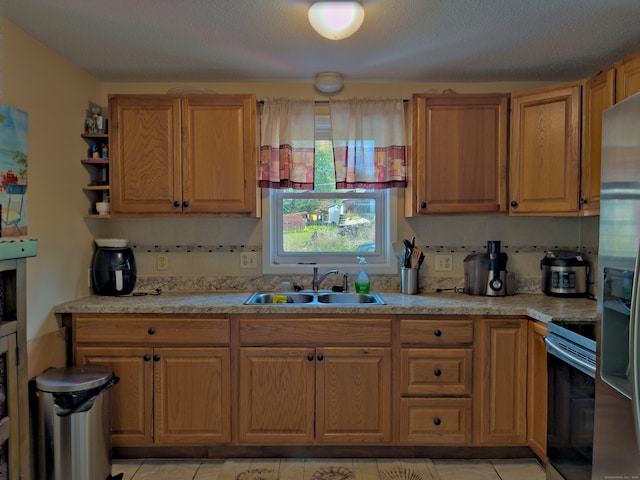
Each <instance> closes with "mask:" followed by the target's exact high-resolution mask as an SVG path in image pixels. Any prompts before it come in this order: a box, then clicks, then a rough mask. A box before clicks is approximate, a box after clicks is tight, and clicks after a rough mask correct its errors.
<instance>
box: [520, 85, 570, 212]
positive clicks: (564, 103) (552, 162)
mask: <svg viewBox="0 0 640 480" xmlns="http://www.w3.org/2000/svg"><path fill="white" fill-rule="evenodd" d="M580 107H581V86H580V84H579V83H577V82H576V83H570V84H564V85H556V86H553V87H543V88H538V89H534V90H527V91H521V92H515V93H513V94H512V95H511V158H510V161H509V167H510V182H509V185H510V209H509V213H510V214H511V215H550V214H553V215H560V216H561V215H577V214H578V208H579V198H578V197H579V188H580V115H581V108H580Z"/></svg>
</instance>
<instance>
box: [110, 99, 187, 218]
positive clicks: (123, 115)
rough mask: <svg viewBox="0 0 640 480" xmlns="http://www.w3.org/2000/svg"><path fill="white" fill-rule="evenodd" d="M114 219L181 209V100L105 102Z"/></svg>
mask: <svg viewBox="0 0 640 480" xmlns="http://www.w3.org/2000/svg"><path fill="white" fill-rule="evenodd" d="M109 112H110V125H109V128H110V130H111V132H110V136H109V138H110V142H111V145H110V147H111V152H110V154H111V175H112V179H111V209H112V212H113V213H123V214H126V213H172V212H176V211H180V210H181V208H182V201H183V199H182V168H181V158H180V145H181V142H180V99H179V97H175V96H171V95H116V96H110V97H109Z"/></svg>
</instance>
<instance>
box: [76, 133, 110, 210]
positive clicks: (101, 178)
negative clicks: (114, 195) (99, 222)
mask: <svg viewBox="0 0 640 480" xmlns="http://www.w3.org/2000/svg"><path fill="white" fill-rule="evenodd" d="M81 137H82V138H83V139H84V140H85V141H86V142H87V147H88V155H92V152H91V150H92V148H94V146H95V148H96V150H97V152H98V155H100V156H99V157H91V156H89V157H87V158H83V159H82V160H80V163H82V164H83V165H84V166H85V167H86V168H87V171H88V172H89V182H88V184H87V185H86V186H84V187H82V190H83V191H84V192H85V194H86V195H87V198H88V199H89V201H90V202H91V210H90V211H91V213H88V214H87V215H85V218H110V217H111V215H99V214H98V213H97V212H96V202H104V201H108V199H109V196H110V195H109V193H110V185H109V182H110V177H109V157H103V156H102V155H104V153H103V148H102V146H103V145H107V152H108V145H109V135H108V134H106V133H83V134H82V135H81ZM107 155H108V153H107Z"/></svg>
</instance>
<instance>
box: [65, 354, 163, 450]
mask: <svg viewBox="0 0 640 480" xmlns="http://www.w3.org/2000/svg"><path fill="white" fill-rule="evenodd" d="M152 355H153V350H152V349H151V348H142V347H139V348H138V347H77V348H76V349H75V363H76V364H78V365H84V364H91V365H105V366H107V367H109V368H111V369H112V370H113V371H114V373H115V375H116V376H117V377H118V378H119V379H120V381H119V382H118V383H117V384H115V385H114V386H113V387H112V389H111V401H112V406H111V433H112V437H111V438H112V442H113V445H114V446H118V445H128V446H133V445H151V444H152V443H153V432H152V424H151V421H152V409H153V362H152V361H151V359H152Z"/></svg>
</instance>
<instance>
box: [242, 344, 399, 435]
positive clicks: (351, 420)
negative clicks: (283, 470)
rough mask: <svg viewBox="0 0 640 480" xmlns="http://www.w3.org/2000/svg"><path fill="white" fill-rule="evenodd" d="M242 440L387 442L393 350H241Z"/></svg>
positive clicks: (328, 348)
mask: <svg viewBox="0 0 640 480" xmlns="http://www.w3.org/2000/svg"><path fill="white" fill-rule="evenodd" d="M239 398H240V401H239V422H238V424H239V434H238V436H239V441H240V443H247V444H258V445H262V444H267V445H282V444H301V443H321V444H333V445H339V444H354V443H355V444H380V443H389V442H390V441H391V348H386V347H377V348H366V347H309V348H295V347H284V348H282V347H242V348H240V380H239Z"/></svg>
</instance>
